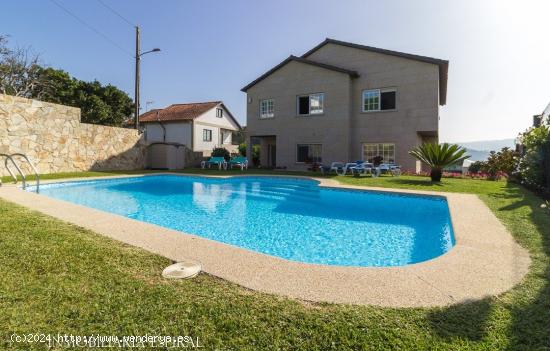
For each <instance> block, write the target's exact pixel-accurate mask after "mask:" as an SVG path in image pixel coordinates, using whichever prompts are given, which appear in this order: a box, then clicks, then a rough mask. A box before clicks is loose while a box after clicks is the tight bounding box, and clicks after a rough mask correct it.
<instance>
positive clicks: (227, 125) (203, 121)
mask: <svg viewBox="0 0 550 351" xmlns="http://www.w3.org/2000/svg"><path fill="white" fill-rule="evenodd" d="M219 108H222V109H223V110H224V111H223V117H216V108H212V109H210V110H208V111H206V112H205V113H204V114H202V115H201V116H199V117H197V118H196V119H194V120H193V128H194V136H195V137H194V138H193V150H194V151H197V152H202V153H203V154H204V155H205V156H210V153H211V152H212V150H213V149H214V148H216V147H224V148H226V149H227V150H229V152H232V153H234V152H237V149H238V146H237V145H232V144H231V139H229V140H226V142H227V144H224V143H222V140H221V134H222V131H223V130H225V131H237V130H239V126H238V125H237V124H235V122H234V121H233V120H232V119H231V118H230V117H229V113H228V111H227V110H226V109H225V108H223V107H222V106H221V105H220V106H219ZM203 129H209V130H211V131H212V141H203V140H202V132H203Z"/></svg>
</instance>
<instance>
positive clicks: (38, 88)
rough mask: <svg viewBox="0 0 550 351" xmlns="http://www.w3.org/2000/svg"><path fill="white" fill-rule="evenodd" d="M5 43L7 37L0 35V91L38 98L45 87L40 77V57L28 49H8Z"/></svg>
mask: <svg viewBox="0 0 550 351" xmlns="http://www.w3.org/2000/svg"><path fill="white" fill-rule="evenodd" d="M7 43H8V39H7V36H4V35H0V91H1V92H2V94H6V95H13V96H22V97H26V98H34V97H38V98H39V97H40V96H41V95H42V93H43V91H44V86H45V84H44V81H43V80H42V79H41V76H40V69H41V67H40V64H39V63H40V56H39V55H38V54H34V53H32V52H31V50H30V49H28V48H15V49H10V48H9V47H8V46H7Z"/></svg>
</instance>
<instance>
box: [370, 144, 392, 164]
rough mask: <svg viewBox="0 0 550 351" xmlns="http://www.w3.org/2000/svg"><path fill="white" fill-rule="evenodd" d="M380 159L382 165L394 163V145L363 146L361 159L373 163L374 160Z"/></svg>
mask: <svg viewBox="0 0 550 351" xmlns="http://www.w3.org/2000/svg"><path fill="white" fill-rule="evenodd" d="M377 156H380V157H382V163H395V144H389V143H387V144H363V159H364V160H365V161H367V162H373V161H374V158H375V157H377Z"/></svg>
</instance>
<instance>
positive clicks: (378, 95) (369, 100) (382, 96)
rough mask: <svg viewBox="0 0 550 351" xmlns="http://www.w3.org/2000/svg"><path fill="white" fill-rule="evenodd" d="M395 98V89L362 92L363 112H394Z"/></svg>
mask: <svg viewBox="0 0 550 351" xmlns="http://www.w3.org/2000/svg"><path fill="white" fill-rule="evenodd" d="M396 96H397V90H396V89H395V88H389V89H373V90H364V91H363V112H370V111H384V110H395V109H396V106H397V105H396Z"/></svg>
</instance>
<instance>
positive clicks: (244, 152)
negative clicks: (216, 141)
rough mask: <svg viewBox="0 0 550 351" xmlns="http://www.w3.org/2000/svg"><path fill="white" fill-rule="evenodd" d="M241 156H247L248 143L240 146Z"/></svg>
mask: <svg viewBox="0 0 550 351" xmlns="http://www.w3.org/2000/svg"><path fill="white" fill-rule="evenodd" d="M239 154H240V155H241V156H246V143H240V144H239Z"/></svg>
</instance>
